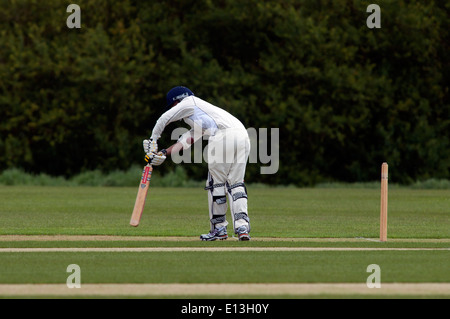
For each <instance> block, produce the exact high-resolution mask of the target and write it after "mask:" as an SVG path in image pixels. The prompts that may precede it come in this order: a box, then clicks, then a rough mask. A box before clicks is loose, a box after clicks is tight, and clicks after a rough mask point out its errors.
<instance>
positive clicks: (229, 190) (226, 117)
mask: <svg viewBox="0 0 450 319" xmlns="http://www.w3.org/2000/svg"><path fill="white" fill-rule="evenodd" d="M167 108H168V110H167V111H166V112H165V113H164V114H163V115H161V117H160V118H159V119H158V121H157V122H156V124H155V126H154V128H153V130H152V134H151V136H150V139H148V140H144V141H143V146H144V152H145V153H146V160H147V161H148V162H151V164H152V165H161V164H162V163H163V162H164V160H165V159H166V157H167V156H168V155H170V154H172V153H176V152H179V151H181V150H182V149H183V150H187V149H189V148H190V146H191V145H192V144H193V143H195V141H197V140H198V139H200V138H202V137H203V136H208V178H207V181H206V187H205V190H207V191H208V208H209V222H210V225H211V229H210V232H209V234H203V235H201V236H200V239H201V240H204V241H212V240H216V239H220V240H224V239H227V238H228V233H227V226H228V221H227V219H226V212H227V209H228V205H227V197H228V201H229V204H230V210H231V218H232V223H233V230H234V232H235V234H237V236H238V239H239V240H240V241H246V240H250V235H249V232H250V219H249V217H248V209H247V189H246V187H245V185H244V175H245V168H246V165H247V159H248V156H249V153H250V139H249V137H248V134H247V130H246V129H245V127H244V125H243V124H242V123H241V122H240V121H239V120H238V119H237V118H236V117H234V116H233V115H231V114H230V113H228V112H227V111H225V110H223V109H221V108H219V107H217V106H214V105H212V104H210V103H208V102H206V101H204V100H202V99H200V98H198V97H196V96H195V95H194V93H192V91H191V90H189V89H188V88H186V87H183V86H177V87H174V88H172V89H171V90H170V91H169V92H168V93H167ZM179 120H183V121H185V122H186V123H187V124H188V125H189V126H190V127H191V130H190V131H188V132H186V133H185V134H183V135H182V136H181V137H180V138H179V139H178V141H177V143H175V144H174V145H172V146H170V147H169V148H167V149H163V150H161V151H159V152H158V139H159V138H160V137H161V134H162V133H163V131H164V128H165V127H166V126H167V125H168V124H169V123H172V122H174V121H179Z"/></svg>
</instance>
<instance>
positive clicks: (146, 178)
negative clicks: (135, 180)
mask: <svg viewBox="0 0 450 319" xmlns="http://www.w3.org/2000/svg"><path fill="white" fill-rule="evenodd" d="M152 171H153V168H152V165H150V164H147V166H145V167H144V171H143V172H142V178H141V182H140V183H139V189H138V193H137V197H136V202H135V203H134V209H133V214H132V215H131V220H130V225H131V226H134V227H137V226H139V222H140V221H141V217H142V212H143V211H144V207H145V199H146V198H147V193H148V187H149V186H150V179H151V177H152Z"/></svg>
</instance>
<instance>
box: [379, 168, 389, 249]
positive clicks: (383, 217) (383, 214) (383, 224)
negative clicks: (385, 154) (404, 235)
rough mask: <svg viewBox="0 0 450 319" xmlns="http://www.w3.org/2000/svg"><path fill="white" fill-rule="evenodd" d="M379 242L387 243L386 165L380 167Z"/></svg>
mask: <svg viewBox="0 0 450 319" xmlns="http://www.w3.org/2000/svg"><path fill="white" fill-rule="evenodd" d="M380 206H381V208H380V241H382V242H385V241H387V210H388V164H387V163H383V164H382V165H381V205H380Z"/></svg>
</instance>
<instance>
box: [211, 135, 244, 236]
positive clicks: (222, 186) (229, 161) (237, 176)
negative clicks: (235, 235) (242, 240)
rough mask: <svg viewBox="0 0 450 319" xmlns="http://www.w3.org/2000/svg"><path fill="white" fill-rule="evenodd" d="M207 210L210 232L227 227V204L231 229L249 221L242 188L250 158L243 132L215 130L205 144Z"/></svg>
mask: <svg viewBox="0 0 450 319" xmlns="http://www.w3.org/2000/svg"><path fill="white" fill-rule="evenodd" d="M207 154H208V156H207V161H208V179H207V181H206V189H207V190H208V206H209V218H210V224H211V231H212V230H214V228H220V227H223V226H228V221H227V220H226V212H227V209H228V204H227V197H228V202H229V205H230V210H231V218H232V222H233V229H234V231H236V229H237V228H239V227H240V226H243V225H245V226H247V227H248V230H249V231H250V219H249V217H248V208H247V189H246V187H245V185H244V176H245V168H246V166H247V160H248V156H249V154H250V139H249V137H248V133H247V131H246V130H243V129H234V128H229V129H224V130H219V131H218V132H217V133H216V134H215V135H214V136H211V137H210V138H209V142H208V152H207Z"/></svg>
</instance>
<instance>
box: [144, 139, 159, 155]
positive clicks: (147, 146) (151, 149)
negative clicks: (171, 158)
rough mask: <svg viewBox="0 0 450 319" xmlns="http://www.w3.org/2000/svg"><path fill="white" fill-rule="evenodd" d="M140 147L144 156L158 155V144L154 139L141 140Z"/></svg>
mask: <svg viewBox="0 0 450 319" xmlns="http://www.w3.org/2000/svg"><path fill="white" fill-rule="evenodd" d="M142 146H143V147H144V152H145V154H152V153H154V154H156V153H158V143H157V142H156V140H154V139H149V140H143V141H142Z"/></svg>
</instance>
